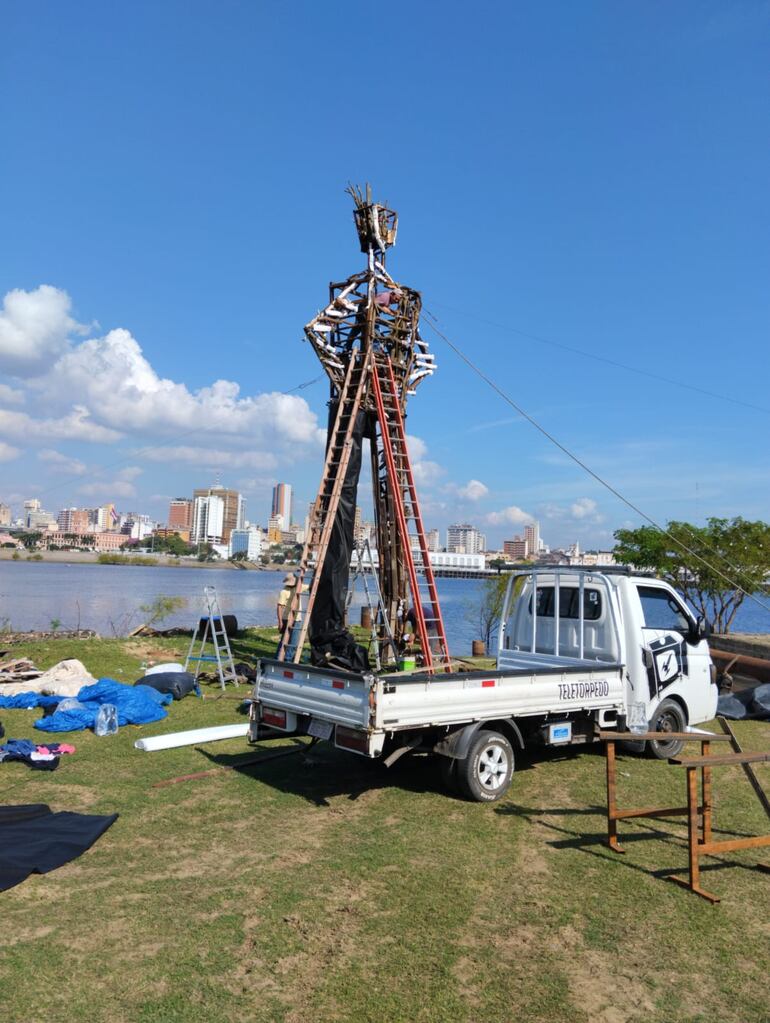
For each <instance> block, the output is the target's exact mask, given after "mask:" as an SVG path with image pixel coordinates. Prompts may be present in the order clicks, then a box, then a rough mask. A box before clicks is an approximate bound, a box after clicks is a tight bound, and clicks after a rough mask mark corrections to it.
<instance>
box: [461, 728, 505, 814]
mask: <svg viewBox="0 0 770 1023" xmlns="http://www.w3.org/2000/svg"><path fill="white" fill-rule="evenodd" d="M456 775H457V780H458V782H459V787H460V791H461V792H462V793H463V795H465V796H467V797H468V799H473V800H475V801H476V802H477V803H494V802H495V800H497V799H500V798H501V796H503V795H505V793H506V791H507V789H508V786H509V785H510V784H511V777H512V776H513V747H512V746H511V744H510V743H509V742H508V740H507V739H506V738H505V736H504V735H500V733H499V732H487V731H483V730H482V731H479V732H478V733H477V734H476V736H475V737H474V739H473V741H472V742H471V745H470V749H469V750H468V756H467V757H466V758H465V760H459V761H458V763H457V768H456Z"/></svg>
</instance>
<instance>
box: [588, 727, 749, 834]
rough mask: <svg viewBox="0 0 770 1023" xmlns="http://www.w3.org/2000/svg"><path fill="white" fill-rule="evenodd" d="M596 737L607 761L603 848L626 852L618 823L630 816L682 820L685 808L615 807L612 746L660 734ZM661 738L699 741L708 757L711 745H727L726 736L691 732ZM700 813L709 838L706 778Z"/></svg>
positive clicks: (709, 813) (614, 769)
mask: <svg viewBox="0 0 770 1023" xmlns="http://www.w3.org/2000/svg"><path fill="white" fill-rule="evenodd" d="M599 738H600V739H601V740H602V741H603V742H604V743H605V751H606V762H607V845H608V846H609V847H610V849H612V851H613V852H616V853H624V852H625V851H626V850H625V849H623V847H622V846H620V845H619V844H618V824H617V822H618V821H619V820H625V819H627V818H631V817H683V816H685V814H687V813H688V807H687V806H644V807H638V808H632V809H625V810H620V809H618V804H617V798H616V793H617V771H616V764H615V743H616V742H621V741H623V740H625V741H627V742H650V741H653V740H655V739H660V738H661V733H660V732H644V733H643V734H641V735H640V734H638V733H636V732H599ZM665 738H666V740H667V741H668V740H669V739H681V740H682V741H683V742H696V741H698V742H700V744H701V754H702V755H703V756H708V752H709V748H710V744H711V743H712V742H729V737H728V736H726V735H704V734H703V733H701V734H700V735H699V734H698V733H693V732H666V733H665ZM698 811H699V812H702V813H703V819H704V826H706V822H708V828H709V835H710V833H711V832H710V828H711V780H710V778H709V782H708V788H707V789H706V788H705V787H704V793H703V806H701V807H698Z"/></svg>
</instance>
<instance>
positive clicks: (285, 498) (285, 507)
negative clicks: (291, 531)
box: [270, 483, 294, 529]
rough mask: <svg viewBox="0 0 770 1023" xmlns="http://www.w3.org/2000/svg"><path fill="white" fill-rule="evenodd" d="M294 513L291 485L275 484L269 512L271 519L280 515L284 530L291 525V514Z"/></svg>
mask: <svg viewBox="0 0 770 1023" xmlns="http://www.w3.org/2000/svg"><path fill="white" fill-rule="evenodd" d="M293 512H294V508H293V504H292V494H291V485H290V484H289V483H276V485H275V486H274V487H273V505H272V509H271V511H270V515H271V517H275V516H276V515H280V516H282V518H283V523H284V526H285V528H286V529H288V528H289V526H290V525H291V524H292V514H293Z"/></svg>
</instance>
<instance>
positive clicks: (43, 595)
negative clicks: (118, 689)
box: [0, 561, 770, 656]
mask: <svg viewBox="0 0 770 1023" xmlns="http://www.w3.org/2000/svg"><path fill="white" fill-rule="evenodd" d="M282 580H283V574H282V573H280V572H252V571H236V570H233V569H226V568H222V569H217V568H161V567H157V568H156V567H147V566H140V565H68V564H62V563H54V562H35V561H21V562H15V561H0V628H2V627H3V626H5V627H7V626H10V627H11V628H13V629H15V630H17V631H21V632H23V631H27V630H31V629H49V628H50V627H51V621H52V620H55V619H58V621H59V622H60V623H61V625H60V627H61V628H62V629H74V628H77V627H78V625H79V626H80V627H81V628H83V629H94V630H96V632H98V633H99V634H100V635H103V636H112V635H125V634H126V633H127V632H129V631H130V630H131V629H132V628H134V627H135V626H137V625H140V624H141V623H142V622H143V621H145V620H146V617H147V616H146V614H144V613H143V612H142V611H141V610H140V606H141V605H142V604H149V603H150V602H152V601H153V600H154V599H155V598H156V597H158V596H159V595H161V594H163V595H166V596H182V597H185V598H186V599H187V606H186V607H185V608H184V609H183V610H181V611H178V612H176V613H174V614H173V615H170V616H169V617H168V618H166V619H164V621H163V622H162V623H159V627H160V628H170V627H171V626H182V627H188V628H189V627H190V626H191V625H192V624H193V623H194V622H195V621H196V619H197V618H198V617H199V615H200V614H201V613H202V612H203V610H204V607H205V605H204V601H203V587H204V586H215V587H216V589H217V594H218V596H219V603H220V606H221V608H222V611H223V613H225V614H234V615H236V616H237V618H238V622H239V624H240V625H242V626H248V625H275V605H276V600H277V597H278V593H279V591H280V589H281V583H282ZM437 582H438V590H439V596H440V598H441V607H442V610H443V614H444V621H445V625H446V630H447V639H448V641H449V648H450V650H452V652H453V653H455V654H457V655H458V656H464V655H466V654H469V653H470V649H471V641H472V640H474V639H478V638H480V637H479V630H478V625H477V624H474V620H473V619H474V616H473V609H474V607H475V608H478V603H479V597H480V593H481V588H482V585H483V582H482V580H479V579H439V580H437ZM760 599H761V600H762V601H763V603H766V604H770V598H766V597H765V598H760ZM362 602H364V594H363V587H362V585H361V583H360V581H359V582H358V583H357V584H356V588H355V591H354V597H353V601H352V605H351V607H352V610H351V616H350V617H351V621H353V622H358V620H359V608H360V607H361V604H362ZM477 621H478V614H476V622H477ZM733 631H735V632H766V633H770V612H768V611H766V610H764V609H763V608H761V607H759V606H758V605H757V604H755V603H754V602H753V601H750V600H746V601H745V602H744V604H743V606H742V607H741V609H740V610H739V611H738V614H737V615H736V620H735V623H734V626H733Z"/></svg>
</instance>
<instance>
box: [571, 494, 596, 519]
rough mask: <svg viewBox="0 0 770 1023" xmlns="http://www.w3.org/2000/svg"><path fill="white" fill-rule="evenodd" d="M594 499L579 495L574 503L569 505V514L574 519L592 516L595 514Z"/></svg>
mask: <svg viewBox="0 0 770 1023" xmlns="http://www.w3.org/2000/svg"><path fill="white" fill-rule="evenodd" d="M596 508H597V504H596V501H594V500H592V499H591V498H590V497H579V498H578V499H577V501H575V502H574V504H571V505H570V508H569V510H570V514H571V515H572V517H573V518H574V519H587V518H593V517H595V515H596Z"/></svg>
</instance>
